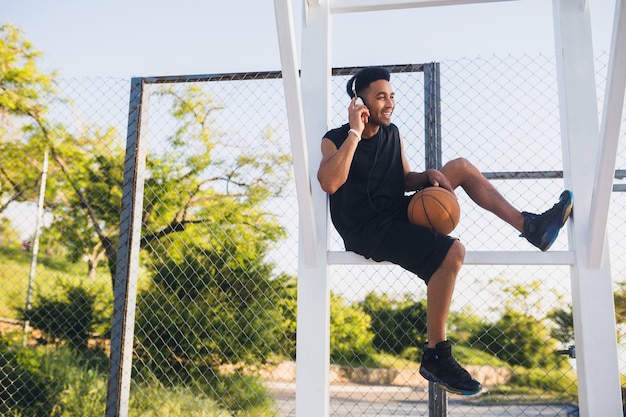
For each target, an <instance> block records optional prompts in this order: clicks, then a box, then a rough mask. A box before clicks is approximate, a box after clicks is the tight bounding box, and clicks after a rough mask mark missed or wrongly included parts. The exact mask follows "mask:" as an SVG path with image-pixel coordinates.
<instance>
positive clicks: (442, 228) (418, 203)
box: [407, 187, 461, 235]
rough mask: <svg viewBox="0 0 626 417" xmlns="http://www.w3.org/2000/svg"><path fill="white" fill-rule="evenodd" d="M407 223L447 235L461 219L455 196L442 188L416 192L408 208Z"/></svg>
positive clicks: (430, 188)
mask: <svg viewBox="0 0 626 417" xmlns="http://www.w3.org/2000/svg"><path fill="white" fill-rule="evenodd" d="M407 214H408V216H409V221H410V222H411V223H413V224H416V225H418V226H423V227H428V228H429V229H431V230H435V231H437V232H439V233H443V234H444V235H447V234H448V233H450V232H452V231H453V230H454V228H455V227H456V225H457V224H459V219H460V217H461V207H459V202H458V200H457V199H456V196H455V195H454V194H452V193H451V192H450V191H448V190H446V189H445V188H442V187H427V188H424V189H423V190H420V191H418V192H416V193H415V194H414V195H413V197H411V201H410V202H409V208H408V213H407Z"/></svg>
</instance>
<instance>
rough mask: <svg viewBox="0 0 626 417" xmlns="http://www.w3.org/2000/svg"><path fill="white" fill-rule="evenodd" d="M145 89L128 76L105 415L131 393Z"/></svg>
mask: <svg viewBox="0 0 626 417" xmlns="http://www.w3.org/2000/svg"><path fill="white" fill-rule="evenodd" d="M147 100H148V94H147V93H146V92H145V91H144V79H143V78H133V79H132V81H131V91H130V104H129V114H128V119H129V120H128V134H127V140H126V158H125V161H124V182H123V184H122V188H123V190H122V192H123V194H122V210H121V215H120V237H119V244H118V254H117V262H116V270H115V282H114V300H113V323H112V327H111V354H110V359H111V360H110V364H109V381H108V389H107V401H106V416H107V417H126V416H127V415H128V404H129V398H130V376H131V371H132V354H133V337H134V327H135V303H136V299H137V271H138V269H139V250H140V247H139V243H140V239H141V215H142V211H143V185H144V177H143V176H144V172H145V166H146V150H145V148H146V146H145V141H142V137H141V130H142V128H145V127H146V126H145V124H146V121H145V119H146V117H145V115H146V113H147V111H146V110H147V109H145V108H144V107H146V106H142V105H143V104H147Z"/></svg>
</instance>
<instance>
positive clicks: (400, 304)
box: [361, 293, 427, 355]
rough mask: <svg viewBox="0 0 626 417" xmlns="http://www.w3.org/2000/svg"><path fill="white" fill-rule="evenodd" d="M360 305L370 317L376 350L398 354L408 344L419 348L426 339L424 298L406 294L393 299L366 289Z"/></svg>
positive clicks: (407, 346)
mask: <svg viewBox="0 0 626 417" xmlns="http://www.w3.org/2000/svg"><path fill="white" fill-rule="evenodd" d="M361 306H362V307H363V310H364V311H365V313H366V314H368V315H369V316H370V317H371V320H372V331H373V332H374V339H373V345H374V347H375V348H376V349H377V350H379V351H384V352H389V353H393V354H395V355H399V354H401V353H402V352H403V351H405V350H406V349H407V348H409V347H417V348H418V349H421V348H422V346H423V345H424V343H426V339H427V336H426V301H424V300H422V301H413V300H411V299H410V298H408V297H405V299H403V300H400V301H396V300H391V299H390V298H389V297H388V296H387V295H386V294H382V295H377V294H374V293H370V294H368V295H367V296H366V297H365V300H364V301H363V302H362V303H361Z"/></svg>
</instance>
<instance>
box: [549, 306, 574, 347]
mask: <svg viewBox="0 0 626 417" xmlns="http://www.w3.org/2000/svg"><path fill="white" fill-rule="evenodd" d="M548 318H549V319H550V320H552V321H553V322H554V324H555V325H556V327H555V328H554V329H552V331H551V332H550V335H551V336H552V337H554V338H555V339H556V340H558V341H559V342H561V343H563V344H567V343H571V342H572V341H573V340H574V317H573V315H572V309H571V308H569V309H568V310H565V309H562V308H559V309H556V310H553V311H551V312H550V314H548Z"/></svg>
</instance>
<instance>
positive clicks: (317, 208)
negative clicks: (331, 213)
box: [296, 0, 331, 417]
mask: <svg viewBox="0 0 626 417" xmlns="http://www.w3.org/2000/svg"><path fill="white" fill-rule="evenodd" d="M328 1H329V0H319V1H317V3H315V2H312V3H310V4H309V5H308V7H305V10H304V13H305V16H306V23H305V24H303V26H302V51H303V52H302V57H301V60H302V73H301V74H302V75H301V86H302V100H303V102H302V105H303V110H304V124H305V130H306V134H307V137H308V138H309V143H308V155H309V178H310V181H311V184H314V186H313V187H312V189H311V195H312V196H313V209H314V212H315V220H316V224H315V228H316V229H315V230H316V233H317V242H316V248H317V250H318V252H317V256H318V259H320V260H321V262H320V263H319V264H318V265H317V266H316V267H307V266H306V265H305V264H304V263H303V262H302V261H300V260H298V322H297V342H296V343H297V345H296V350H297V352H298V354H297V355H296V367H297V372H296V416H297V417H327V416H328V415H329V409H330V393H329V391H330V384H329V378H330V377H329V373H330V282H329V277H328V265H327V263H326V250H327V246H328V242H327V232H328V207H327V200H328V197H327V195H326V193H324V191H323V190H322V188H321V187H320V186H319V185H318V183H317V175H316V172H317V167H318V166H319V162H320V160H321V158H322V156H321V140H322V138H321V136H322V135H323V134H324V132H325V129H326V128H327V127H328V123H329V119H330V116H329V113H330V77H331V59H330V51H331V48H330V32H331V18H330V10H329V4H328ZM300 238H301V239H302V238H303V236H302V232H301V233H300ZM299 246H300V252H299V253H302V249H303V245H302V244H300V245H299Z"/></svg>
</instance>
